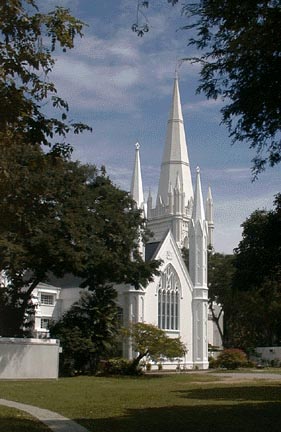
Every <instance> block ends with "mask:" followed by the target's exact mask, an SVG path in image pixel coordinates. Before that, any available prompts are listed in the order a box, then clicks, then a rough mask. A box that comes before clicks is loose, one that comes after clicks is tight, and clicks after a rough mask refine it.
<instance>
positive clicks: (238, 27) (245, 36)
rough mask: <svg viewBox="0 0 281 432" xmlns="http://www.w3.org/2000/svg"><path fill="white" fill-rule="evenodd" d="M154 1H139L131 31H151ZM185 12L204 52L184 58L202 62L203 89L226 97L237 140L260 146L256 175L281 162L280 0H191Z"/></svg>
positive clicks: (193, 39)
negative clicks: (149, 12) (148, 11)
mask: <svg viewBox="0 0 281 432" xmlns="http://www.w3.org/2000/svg"><path fill="white" fill-rule="evenodd" d="M167 1H168V3H171V4H172V5H174V4H176V3H178V0H167ZM144 3H145V5H144ZM149 3H150V2H141V1H138V2H137V18H136V22H135V23H134V25H133V26H132V30H133V31H134V32H136V34H137V35H138V36H143V35H144V34H145V33H146V32H148V31H149V20H148V18H147V16H146V14H145V12H144V7H145V8H147V7H148V5H149ZM182 15H184V16H186V21H187V24H186V25H185V26H183V28H182V29H187V30H189V31H191V33H190V36H189V45H192V46H194V47H195V48H197V50H199V51H201V52H202V54H201V55H197V56H195V57H192V58H190V57H189V58H186V59H182V60H188V61H191V62H193V63H194V62H195V63H198V64H199V65H200V66H201V70H200V76H201V78H200V85H199V87H198V90H197V91H198V92H204V93H205V94H206V96H207V97H208V98H213V99H218V98H220V99H221V100H222V101H223V102H226V104H224V107H223V108H222V110H221V113H222V122H223V123H225V124H226V126H227V127H228V129H229V133H230V137H232V139H233V142H235V141H238V142H240V141H242V142H245V143H246V144H248V145H249V147H250V148H252V149H254V150H255V151H256V155H255V157H254V158H253V160H252V162H253V168H252V169H253V174H254V177H256V176H257V175H258V173H260V172H261V171H262V170H264V169H265V167H266V166H267V165H269V166H274V165H276V164H278V163H279V162H280V161H281V141H280V129H281V120H280V108H281V107H280V99H281V90H280V89H281V78H280V76H281V74H280V53H281V37H280V28H281V8H280V2H279V1H278V0H274V1H271V0H263V1H251V0H245V1H243V2H242V3H241V2H239V1H233V0H228V1H224V0H207V1H198V2H189V1H186V2H184V3H183V6H182ZM194 33H195V34H194Z"/></svg>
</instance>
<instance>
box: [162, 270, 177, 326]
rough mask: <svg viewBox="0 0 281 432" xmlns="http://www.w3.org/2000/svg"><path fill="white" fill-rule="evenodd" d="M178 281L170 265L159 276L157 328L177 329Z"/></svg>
mask: <svg viewBox="0 0 281 432" xmlns="http://www.w3.org/2000/svg"><path fill="white" fill-rule="evenodd" d="M179 305H180V281H179V277H178V275H177V273H176V271H175V269H174V267H173V266H172V265H171V264H168V266H167V267H166V268H165V270H164V272H163V273H162V274H161V279H160V282H159V288H158V327H159V328H161V329H163V330H178V329H179V311H180V307H179Z"/></svg>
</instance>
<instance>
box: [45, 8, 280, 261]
mask: <svg viewBox="0 0 281 432" xmlns="http://www.w3.org/2000/svg"><path fill="white" fill-rule="evenodd" d="M40 3H41V5H42V7H46V5H48V7H52V6H54V5H62V6H66V7H69V8H70V9H71V11H72V13H73V14H74V15H75V16H76V17H78V18H80V19H82V20H83V21H85V22H86V23H87V24H88V27H87V28H86V29H85V36H84V38H83V39H77V42H76V46H75V49H73V50H71V51H69V52H68V53H66V54H60V53H57V54H56V58H57V63H56V66H55V69H54V72H53V75H52V80H53V81H54V82H55V83H56V85H57V88H58V92H59V94H60V95H61V96H62V97H65V99H66V100H67V101H68V102H69V104H70V107H71V116H72V117H73V118H74V119H75V120H81V121H83V122H86V123H87V124H89V125H90V126H92V128H93V133H92V134H88V133H85V134H83V136H82V135H81V136H79V137H78V138H77V137H75V150H74V158H75V159H79V160H80V161H82V162H89V163H93V164H96V165H98V166H100V165H101V164H104V165H105V166H106V169H107V172H108V174H109V175H110V177H111V178H112V179H113V180H114V182H115V183H116V184H117V185H118V186H120V187H122V188H124V189H126V190H128V189H129V187H130V181H131V174H132V167H133V160H134V144H135V142H136V141H139V142H140V144H141V162H142V175H143V183H144V190H145V195H146V196H147V193H148V189H149V188H151V190H152V192H153V193H154V194H156V191H157V186H158V179H159V173H160V164H161V158H162V152H163V149H164V143H165V133H166V124H167V119H168V113H169V110H170V103H171V95H172V87H173V78H174V71H175V67H176V64H177V61H178V59H181V58H183V57H186V56H192V55H195V54H196V53H195V51H194V48H190V47H187V41H188V34H187V32H186V31H183V30H179V28H180V27H181V26H183V25H184V24H185V18H184V17H182V16H181V13H180V5H178V6H176V7H172V6H171V5H168V3H167V0H150V7H149V9H147V10H144V12H145V13H146V14H147V16H148V19H149V25H150V31H149V32H148V33H146V34H145V36H144V37H143V38H140V37H137V36H136V34H135V33H133V32H132V31H131V25H132V24H133V23H134V22H135V16H136V4H137V0H48V2H46V1H43V0H40V2H39V4H40ZM198 78H199V69H198V66H196V65H190V64H188V63H186V62H185V63H183V64H182V66H181V68H180V92H181V100H182V106H183V115H184V120H185V131H186V137H187V142H188V152H189V158H190V163H191V169H192V176H193V178H194V175H195V169H196V166H197V165H199V166H200V169H201V179H202V186H203V193H204V194H205V196H206V192H207V188H208V186H209V185H210V186H211V188H212V193H213V198H214V213H215V249H216V250H217V251H219V252H225V253H231V252H232V249H233V248H235V247H236V246H237V245H238V242H239V240H240V239H241V228H240V224H241V223H242V222H243V221H244V220H245V218H246V217H247V216H249V215H250V213H251V212H252V211H253V210H255V209H256V208H271V206H272V201H273V196H274V195H275V194H276V193H278V192H279V191H280V167H277V168H274V169H269V168H268V169H267V171H266V172H265V173H263V174H261V175H260V177H259V179H258V180H257V181H255V182H254V183H252V182H251V170H250V168H251V159H252V158H253V157H254V153H253V152H252V151H249V150H248V149H247V146H246V144H235V145H234V146H231V142H230V139H229V137H228V133H227V130H226V128H225V127H224V126H222V125H220V117H221V116H220V112H219V110H220V108H221V106H222V105H221V102H220V101H213V100H209V101H208V100H207V99H206V98H205V97H204V95H196V94H195V90H196V86H197V85H198Z"/></svg>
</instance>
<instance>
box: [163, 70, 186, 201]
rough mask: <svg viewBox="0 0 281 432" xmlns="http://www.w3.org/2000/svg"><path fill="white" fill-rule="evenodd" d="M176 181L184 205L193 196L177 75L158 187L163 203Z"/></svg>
mask: <svg viewBox="0 0 281 432" xmlns="http://www.w3.org/2000/svg"><path fill="white" fill-rule="evenodd" d="M177 176H178V177H179V178H178V180H177ZM176 181H178V182H179V184H180V185H182V188H183V190H182V192H183V193H184V196H185V203H184V206H186V205H187V203H188V200H189V199H190V198H191V197H192V196H193V189H192V181H191V174H190V166H189V158H188V152H187V146H186V138H185V131H184V124H183V116H182V108H181V100H180V93H179V83H178V78H177V77H176V78H175V82H174V89H173V97H172V106H171V110H170V115H169V120H168V126H167V134H166V144H165V150H164V154H163V158H162V165H161V172H160V180H159V187H158V196H161V198H162V200H163V203H164V204H165V205H167V204H168V195H169V186H170V184H172V185H175V184H176Z"/></svg>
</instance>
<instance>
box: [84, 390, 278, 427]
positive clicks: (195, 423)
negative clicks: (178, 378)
mask: <svg viewBox="0 0 281 432" xmlns="http://www.w3.org/2000/svg"><path fill="white" fill-rule="evenodd" d="M180 394H181V397H183V398H186V399H190V400H189V401H187V404H188V405H186V406H180V405H175V406H166V407H160V408H159V407H155V408H145V409H128V410H127V412H126V415H124V416H120V417H108V418H104V419H76V421H77V422H78V423H80V424H82V425H83V426H84V427H86V428H88V429H89V430H90V431H93V432H133V431H136V430H138V431H145V432H171V431H176V432H189V431H190V432H225V431H227V432H266V431H270V432H280V424H281V409H280V399H281V387H280V386H264V387H258V388H255V387H233V388H229V387H227V388H225V387H221V388H216V389H214V388H213V389H205V388H204V389H192V390H190V391H183V392H180ZM198 399H199V400H198ZM211 400H212V403H208V401H211ZM202 401H203V402H202Z"/></svg>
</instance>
